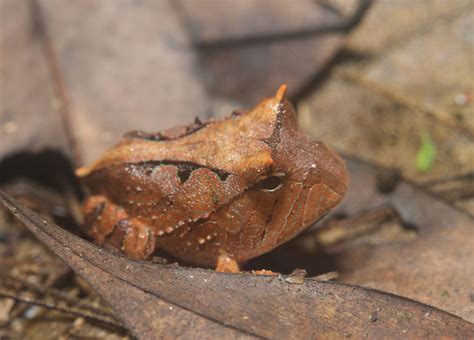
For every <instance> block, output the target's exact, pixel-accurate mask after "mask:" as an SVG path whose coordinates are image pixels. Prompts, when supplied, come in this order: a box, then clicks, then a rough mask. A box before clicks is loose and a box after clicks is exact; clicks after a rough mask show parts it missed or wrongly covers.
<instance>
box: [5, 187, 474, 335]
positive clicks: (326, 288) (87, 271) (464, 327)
mask: <svg viewBox="0 0 474 340" xmlns="http://www.w3.org/2000/svg"><path fill="white" fill-rule="evenodd" d="M0 199H1V201H2V203H3V204H4V205H5V206H6V207H7V208H9V209H10V210H11V211H12V212H13V213H14V214H15V216H17V217H18V218H19V219H20V220H21V221H22V222H23V223H24V224H25V226H27V228H28V229H29V230H31V231H32V232H33V233H34V234H35V236H36V237H38V238H39V239H40V240H42V241H43V242H44V243H45V244H46V245H47V246H48V247H49V248H50V249H51V250H52V251H53V252H54V253H56V255H58V256H59V257H60V258H62V259H63V261H65V262H66V263H67V264H68V265H69V266H71V268H72V269H73V270H75V271H76V272H77V273H78V274H79V275H80V276H82V277H83V278H84V279H86V280H87V281H88V282H89V283H91V285H92V286H93V287H94V288H95V289H96V290H97V291H98V292H99V293H100V294H101V295H102V297H103V298H104V299H105V300H106V301H107V302H108V303H109V304H110V305H111V306H112V307H113V308H114V310H115V311H116V313H117V316H118V317H120V318H121V320H122V321H123V322H124V323H125V324H126V325H127V327H128V328H129V330H130V331H131V333H132V334H133V335H134V336H136V337H137V338H143V339H144V338H150V337H156V336H157V335H158V334H159V335H161V336H170V337H171V336H173V337H176V336H191V335H192V336H194V337H206V338H207V337H226V338H246V337H287V338H302V337H304V338H314V337H318V338H327V337H341V336H349V335H352V336H355V337H362V336H365V337H367V336H368V337H373V338H379V337H382V336H384V337H397V336H402V335H406V336H410V337H412V338H426V337H430V336H439V335H446V336H455V337H467V336H468V335H469V334H472V333H473V332H474V325H473V324H471V323H468V322H466V321H464V320H462V319H460V318H458V317H455V316H453V315H450V314H448V313H445V312H443V311H440V310H438V309H436V308H433V307H430V306H427V305H424V304H420V303H418V302H415V301H411V300H408V299H404V298H400V297H397V296H394V295H390V294H386V293H382V292H378V291H375V290H369V289H365V288H361V287H356V286H350V285H345V284H338V283H330V282H317V281H313V280H306V282H304V283H303V284H301V285H299V284H290V283H287V282H286V281H285V280H282V279H281V277H274V276H271V277H268V276H254V275H250V274H241V275H235V274H223V273H217V272H214V271H210V270H203V269H197V268H182V267H176V266H163V265H158V264H153V263H148V262H139V261H131V260H129V259H127V258H125V257H122V256H119V255H114V254H112V253H109V252H108V251H105V250H103V249H100V248H98V247H96V246H94V245H92V244H91V243H89V242H87V241H85V240H82V239H80V238H78V237H76V236H74V235H72V234H70V233H69V232H67V231H65V230H63V229H62V228H60V227H58V226H56V225H54V224H51V223H48V222H47V221H46V220H44V219H43V218H42V217H41V216H40V215H38V214H36V213H34V212H33V211H31V210H28V209H26V208H24V207H22V206H21V205H19V204H18V203H17V202H15V201H14V200H13V199H11V198H10V197H8V196H7V195H6V194H5V193H3V192H0Z"/></svg>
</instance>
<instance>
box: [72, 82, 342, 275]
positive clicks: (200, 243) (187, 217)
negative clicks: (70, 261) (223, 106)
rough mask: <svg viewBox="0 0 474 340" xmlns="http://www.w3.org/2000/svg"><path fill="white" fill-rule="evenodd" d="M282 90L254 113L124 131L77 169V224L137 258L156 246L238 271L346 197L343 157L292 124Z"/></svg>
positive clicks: (294, 121) (181, 257) (290, 108)
mask: <svg viewBox="0 0 474 340" xmlns="http://www.w3.org/2000/svg"><path fill="white" fill-rule="evenodd" d="M286 92H287V86H286V85H281V86H280V87H279V89H278V90H277V92H276V94H275V95H274V96H272V97H269V98H265V99H263V100H262V101H261V102H260V103H258V104H257V105H256V106H255V107H254V108H253V109H251V110H248V111H242V110H241V111H234V112H232V114H231V115H230V116H228V117H226V118H223V119H211V120H208V121H205V122H202V121H200V120H199V119H196V121H195V122H193V123H192V124H189V125H186V126H178V127H174V128H170V129H168V130H165V131H162V132H158V133H147V132H144V131H132V132H128V133H126V134H125V135H124V136H123V138H122V139H121V140H120V141H119V143H118V144H117V145H116V146H114V147H112V148H111V149H109V150H107V151H106V152H105V153H104V154H103V155H102V156H101V157H100V158H99V159H98V160H97V161H95V162H94V163H92V164H91V165H89V166H85V167H82V168H79V169H78V170H77V171H76V173H77V176H78V178H79V181H80V183H81V184H82V185H83V186H84V188H85V189H86V191H87V193H88V196H87V198H86V199H85V201H84V202H83V205H82V210H83V214H84V224H83V229H84V231H85V232H86V234H87V235H88V236H89V237H90V238H91V239H92V241H93V242H95V243H96V244H98V245H100V246H103V247H106V248H108V249H113V250H116V251H121V252H123V253H125V255H127V256H128V257H130V258H132V259H136V260H145V259H148V258H150V257H151V256H152V255H153V254H154V253H155V251H156V250H158V249H159V250H160V251H163V252H165V253H166V254H169V255H170V256H171V257H173V258H175V259H177V260H179V261H181V262H183V263H187V264H190V265H197V266H203V267H213V268H215V269H216V270H217V271H222V272H233V273H235V272H240V270H241V268H242V265H243V264H245V263H246V262H247V261H248V260H249V259H252V258H255V257H258V256H260V255H262V254H265V253H267V252H269V251H271V250H272V249H274V248H276V247H278V246H279V245H281V244H283V243H285V242H287V241H289V240H291V239H293V238H294V237H296V236H297V235H298V234H300V233H301V232H303V231H304V230H306V229H308V228H309V227H310V226H312V225H314V224H315V223H316V222H317V221H318V220H320V219H321V218H322V217H323V216H325V215H326V214H327V213H328V212H329V211H330V210H331V209H333V208H334V207H335V206H336V205H337V204H338V203H339V202H340V201H341V200H342V199H343V197H344V194H345V192H346V190H347V186H348V172H347V168H346V165H345V162H344V160H343V159H342V158H341V157H340V156H339V155H338V154H337V153H336V152H335V151H334V150H333V149H331V148H330V147H328V146H326V145H325V144H324V143H323V142H321V141H318V140H313V139H312V138H311V137H309V136H308V135H307V134H305V133H304V132H303V131H302V130H301V129H300V128H299V125H298V121H297V116H296V112H295V108H294V106H293V105H292V104H291V102H290V101H289V100H288V99H287V95H286Z"/></svg>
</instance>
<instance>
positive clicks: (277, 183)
mask: <svg viewBox="0 0 474 340" xmlns="http://www.w3.org/2000/svg"><path fill="white" fill-rule="evenodd" d="M283 177H285V174H284V173H281V172H276V173H273V174H271V175H270V176H268V177H265V178H262V179H261V180H260V183H259V186H260V188H261V189H262V190H263V191H266V192H275V191H277V190H278V189H280V188H281V187H282V186H283Z"/></svg>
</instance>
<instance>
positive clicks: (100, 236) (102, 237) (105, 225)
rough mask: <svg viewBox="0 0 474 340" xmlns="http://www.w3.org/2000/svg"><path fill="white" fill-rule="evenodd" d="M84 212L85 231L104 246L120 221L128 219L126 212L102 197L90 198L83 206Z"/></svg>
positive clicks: (95, 241)
mask: <svg viewBox="0 0 474 340" xmlns="http://www.w3.org/2000/svg"><path fill="white" fill-rule="evenodd" d="M82 212H83V214H84V225H83V228H84V231H85V233H86V234H88V235H89V236H90V237H91V238H92V240H93V241H94V243H96V244H98V245H103V244H104V242H106V240H107V238H108V237H109V235H111V234H112V233H113V232H114V231H115V227H116V225H117V224H118V223H119V221H121V220H123V219H126V218H127V213H126V212H125V210H123V209H122V208H120V207H118V206H117V205H116V204H114V203H113V202H111V201H110V200H109V199H107V198H106V197H105V196H101V195H94V196H91V197H89V198H88V199H87V200H86V202H85V203H84V205H83V208H82Z"/></svg>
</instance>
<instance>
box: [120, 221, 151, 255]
mask: <svg viewBox="0 0 474 340" xmlns="http://www.w3.org/2000/svg"><path fill="white" fill-rule="evenodd" d="M155 238H156V237H155V233H154V232H153V230H152V229H151V228H150V227H149V226H148V225H147V224H145V223H143V222H141V221H139V220H137V219H135V218H132V219H130V220H129V221H128V228H127V229H126V231H125V236H124V238H123V243H122V250H123V251H124V253H125V254H127V256H129V257H130V258H132V259H136V260H143V259H146V258H147V257H149V256H150V255H151V254H153V252H154V251H155V247H156V244H155Z"/></svg>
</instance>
